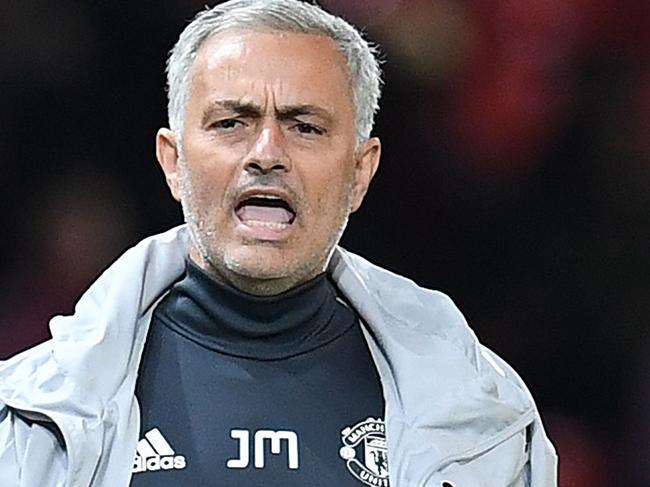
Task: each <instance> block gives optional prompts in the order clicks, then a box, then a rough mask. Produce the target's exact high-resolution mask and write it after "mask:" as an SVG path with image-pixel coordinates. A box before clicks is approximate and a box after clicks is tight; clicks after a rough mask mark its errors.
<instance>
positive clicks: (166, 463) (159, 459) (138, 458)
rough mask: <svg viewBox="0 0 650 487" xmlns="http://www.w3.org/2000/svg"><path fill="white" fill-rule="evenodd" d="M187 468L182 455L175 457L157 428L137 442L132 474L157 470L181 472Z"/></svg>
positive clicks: (174, 453)
mask: <svg viewBox="0 0 650 487" xmlns="http://www.w3.org/2000/svg"><path fill="white" fill-rule="evenodd" d="M186 466H187V463H186V461H185V457H184V456H183V455H176V452H175V451H174V449H173V448H172V447H171V445H170V444H169V443H167V440H165V438H164V437H163V435H162V433H161V432H160V430H159V429H158V428H154V429H152V430H151V431H149V432H148V433H146V434H145V435H144V438H142V439H141V440H140V441H139V442H138V447H137V449H136V455H135V459H134V460H133V470H132V472H133V473H140V472H153V471H157V470H182V469H184V468H185V467H186Z"/></svg>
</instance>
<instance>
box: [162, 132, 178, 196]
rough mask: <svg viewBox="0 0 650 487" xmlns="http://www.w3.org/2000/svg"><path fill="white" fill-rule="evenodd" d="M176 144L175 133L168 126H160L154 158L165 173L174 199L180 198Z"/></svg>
mask: <svg viewBox="0 0 650 487" xmlns="http://www.w3.org/2000/svg"><path fill="white" fill-rule="evenodd" d="M179 153H180V151H179V150H178V146H177V144H176V135H175V134H174V132H172V131H171V130H170V129H168V128H161V129H160V130H158V133H157V134H156V158H157V159H158V163H159V164H160V167H161V168H162V170H163V172H164V173H165V180H166V181H167V186H169V190H170V191H171V193H172V196H173V197H174V199H175V200H176V201H180V200H181V196H180V185H179V174H178V162H179V161H178V159H179Z"/></svg>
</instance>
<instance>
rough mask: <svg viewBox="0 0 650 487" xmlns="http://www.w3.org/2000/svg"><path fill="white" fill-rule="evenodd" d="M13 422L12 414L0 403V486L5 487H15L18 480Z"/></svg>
mask: <svg viewBox="0 0 650 487" xmlns="http://www.w3.org/2000/svg"><path fill="white" fill-rule="evenodd" d="M13 422H14V418H13V414H12V413H11V411H10V410H9V408H8V407H7V406H6V405H5V403H3V402H2V401H0V485H4V486H7V487H13V486H17V485H18V482H19V479H20V475H19V466H18V451H17V447H16V438H15V434H14V425H13Z"/></svg>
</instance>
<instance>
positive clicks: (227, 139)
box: [157, 32, 380, 294]
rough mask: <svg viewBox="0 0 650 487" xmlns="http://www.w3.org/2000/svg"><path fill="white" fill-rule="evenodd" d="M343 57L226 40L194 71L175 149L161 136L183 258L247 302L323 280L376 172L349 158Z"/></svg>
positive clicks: (309, 47)
mask: <svg viewBox="0 0 650 487" xmlns="http://www.w3.org/2000/svg"><path fill="white" fill-rule="evenodd" d="M354 115H355V114H354V108H353V105H352V98H351V91H350V84H349V81H348V74H347V67H346V64H345V60H344V58H343V56H342V55H341V54H340V53H339V52H338V51H337V50H336V47H335V45H334V43H333V42H332V41H331V40H330V39H328V38H325V37H320V36H313V35H304V34H290V33H271V32H229V33H225V34H221V35H218V36H215V37H213V38H211V39H208V40H207V41H206V42H205V44H204V45H203V46H202V47H201V49H200V50H199V52H198V54H197V56H196V59H195V61H194V65H193V68H192V78H191V86H190V97H189V100H188V104H187V111H186V114H185V126H184V132H183V137H182V139H183V147H182V151H180V147H178V146H177V144H176V138H175V137H174V134H173V133H171V132H170V131H169V130H167V129H161V130H160V131H159V133H158V139H157V154H158V159H159V161H160V163H161V165H162V167H163V170H164V171H165V174H166V176H167V181H168V183H169V185H170V188H171V190H172V194H173V195H174V197H175V198H176V199H178V200H180V201H181V203H182V205H183V211H184V214H185V218H186V220H187V222H188V224H189V227H190V230H191V235H192V248H191V249H190V255H191V257H192V258H193V259H194V260H195V261H196V262H197V263H198V264H199V265H201V266H202V267H203V268H205V269H206V270H208V272H211V273H213V274H214V275H216V276H217V277H220V278H222V279H224V280H226V281H227V282H230V283H232V284H234V285H236V286H237V287H239V288H241V289H243V290H245V291H248V292H253V293H255V294H272V293H276V292H281V291H283V290H286V289H289V288H291V287H293V286H295V285H298V284H300V283H302V282H305V281H307V280H309V279H311V278H312V277H314V276H316V275H317V274H319V273H320V272H322V271H323V270H324V267H325V266H326V264H327V261H328V258H329V256H330V254H331V249H332V248H333V247H334V245H335V244H336V243H337V242H338V239H339V238H340V236H341V233H342V231H343V229H344V227H345V224H346V222H347V218H348V215H349V213H350V212H351V211H354V210H356V209H357V208H358V207H359V205H360V204H361V201H362V199H363V197H364V195H365V193H366V191H367V188H368V185H369V183H370V180H371V178H372V176H373V175H374V172H375V170H376V168H377V164H378V162H379V152H380V147H379V141H378V140H377V139H371V140H369V141H367V142H365V143H364V144H363V145H362V146H361V147H360V148H359V151H358V152H355V148H356V147H355V142H356V140H355V134H356V127H355V122H354Z"/></svg>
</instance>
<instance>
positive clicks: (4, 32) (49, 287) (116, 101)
mask: <svg viewBox="0 0 650 487" xmlns="http://www.w3.org/2000/svg"><path fill="white" fill-rule="evenodd" d="M203 4H204V2H203V1H199V0H196V1H194V0H157V1H153V0H136V1H129V2H127V1H125V0H111V1H108V0H98V1H94V2H88V1H82V0H58V1H57V2H46V1H45V0H23V1H21V2H7V1H5V2H2V3H1V4H0V86H1V95H0V154H1V155H2V170H1V171H0V185H1V188H2V196H3V198H2V201H3V203H2V205H3V211H2V213H1V218H2V229H3V235H4V237H3V238H2V239H1V241H0V255H2V268H3V269H4V273H5V277H4V278H3V279H2V282H1V284H0V356H1V357H7V356H9V355H11V354H12V353H13V352H15V351H17V350H20V349H23V348H25V347H27V346H29V345H30V344H32V343H35V342H37V341H40V340H42V339H44V338H46V337H47V329H46V325H45V324H46V321H47V319H48V317H49V316H51V315H52V314H55V313H61V312H63V313H67V312H70V311H71V309H72V303H73V302H74V301H75V299H76V298H77V297H78V295H79V294H80V293H81V292H82V291H83V289H84V288H85V287H86V286H87V285H88V284H89V283H90V282H91V280H92V279H93V278H94V277H95V276H96V275H97V274H98V272H100V270H101V269H103V268H104V267H105V266H107V265H108V264H109V263H110V262H111V261H112V260H113V259H114V258H115V256H116V255H117V254H118V253H120V252H121V251H122V250H124V249H125V248H127V247H128V246H130V245H132V244H133V243H135V242H136V241H137V240H138V239H140V238H141V237H143V236H145V235H149V234H152V233H155V232H158V231H161V230H164V229H166V228H168V227H169V226H172V225H174V224H176V223H178V222H180V220H181V216H180V210H179V208H178V207H177V205H175V204H174V203H173V201H172V200H171V198H170V197H169V196H168V194H167V190H166V188H165V184H164V179H163V177H162V174H161V172H160V171H159V169H158V168H157V165H156V162H155V158H154V150H153V141H154V138H153V136H154V133H155V131H156V129H157V128H158V127H159V126H161V125H164V124H165V123H166V120H165V92H164V89H163V85H164V75H163V66H164V62H165V57H166V52H167V51H168V50H169V48H170V47H171V46H172V44H173V42H174V41H175V39H176V37H177V35H178V33H179V32H180V30H181V29H182V27H183V26H184V25H185V21H186V20H187V19H189V18H191V16H192V15H193V13H194V12H196V11H197V9H199V8H201V7H202V6H203ZM322 4H323V5H325V6H327V7H329V8H330V9H331V10H332V11H334V12H336V13H339V14H342V15H344V16H345V17H347V18H348V19H350V20H352V21H353V22H355V23H356V24H357V25H361V26H364V27H365V29H366V31H367V32H368V35H369V37H370V38H371V39H373V40H375V41H377V42H378V43H379V44H381V46H382V51H383V53H384V54H383V57H384V58H385V60H386V61H387V62H386V64H385V70H386V75H385V78H386V88H385V92H384V97H383V102H382V111H381V113H380V115H379V117H378V121H377V126H376V133H377V134H378V135H380V136H381V138H382V140H383V143H384V155H383V163H382V167H381V168H380V171H379V174H378V176H377V178H376V180H375V183H374V188H373V189H372V190H371V192H370V194H369V197H368V199H367V201H366V203H365V206H363V207H362V209H361V210H360V211H359V212H358V214H356V215H355V216H353V218H352V220H351V224H350V227H349V230H348V231H347V233H346V235H345V237H344V239H343V242H344V245H345V246H346V247H348V248H350V249H352V250H354V251H356V252H358V253H360V254H362V255H364V256H366V257H368V258H370V259H372V260H374V261H376V262H378V263H380V264H383V265H385V266H387V267H388V268H390V269H393V270H395V271H398V272H400V273H403V274H405V275H407V276H409V277H411V278H413V279H415V280H416V281H417V282H419V283H420V284H423V285H426V286H429V287H433V288H437V289H440V290H442V291H444V292H446V293H448V294H450V295H451V296H452V297H453V298H454V300H455V301H456V303H457V304H458V305H459V307H460V308H461V309H462V310H463V312H464V313H465V315H466V316H467V318H468V321H469V322H470V324H471V325H472V327H473V328H474V329H475V331H476V333H477V334H478V336H479V337H480V338H481V339H482V340H483V342H484V343H486V344H488V345H489V346H490V347H491V348H493V349H495V350H496V351H497V352H498V353H500V354H501V355H502V356H503V357H505V358H506V359H507V360H508V361H509V362H510V363H511V364H513V365H514V367H515V368H516V369H517V370H518V371H519V372H520V373H521V374H522V375H523V376H524V378H525V379H526V381H527V383H528V384H529V386H530V388H531V390H532V391H533V393H534V395H535V397H536V399H537V401H538V404H539V407H540V409H541V411H542V413H543V415H544V418H545V421H546V423H547V427H548V430H549V432H550V434H551V436H552V438H553V440H554V442H555V443H556V445H557V447H558V449H559V452H560V458H561V463H560V473H561V483H560V485H561V486H563V487H571V486H579V487H582V486H585V487H586V486H589V487H600V486H603V487H604V486H611V485H626V486H633V487H648V486H650V453H648V445H649V443H650V442H649V440H648V438H649V435H650V420H649V417H650V374H649V371H650V358H648V353H647V349H648V345H650V334H649V333H648V319H649V317H650V299H648V298H649V296H648V293H649V291H650V258H649V256H648V244H649V243H650V131H649V129H650V8H649V7H650V4H649V3H648V2H647V0H481V1H478V2H477V1H473V0H408V1H407V0H403V1H399V0H364V1H362V0H354V1H353V0H349V1H345V0H327V1H326V0H323V1H322Z"/></svg>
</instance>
